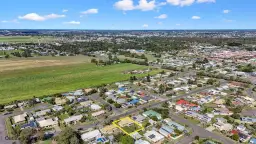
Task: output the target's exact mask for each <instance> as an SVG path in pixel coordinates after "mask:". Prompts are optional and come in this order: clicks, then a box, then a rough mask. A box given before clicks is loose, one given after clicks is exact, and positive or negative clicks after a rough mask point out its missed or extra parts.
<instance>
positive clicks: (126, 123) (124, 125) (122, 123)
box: [118, 118, 134, 127]
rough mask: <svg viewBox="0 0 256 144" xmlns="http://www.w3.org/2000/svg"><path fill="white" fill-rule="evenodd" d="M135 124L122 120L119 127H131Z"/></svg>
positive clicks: (128, 120)
mask: <svg viewBox="0 0 256 144" xmlns="http://www.w3.org/2000/svg"><path fill="white" fill-rule="evenodd" d="M133 123H134V122H133V121H131V120H130V119H126V118H125V119H121V120H120V121H119V122H118V125H119V126H120V127H126V126H130V125H132V124H133Z"/></svg>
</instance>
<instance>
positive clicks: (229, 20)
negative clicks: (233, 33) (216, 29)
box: [223, 19, 234, 23]
mask: <svg viewBox="0 0 256 144" xmlns="http://www.w3.org/2000/svg"><path fill="white" fill-rule="evenodd" d="M223 21H224V22H226V23H230V22H234V20H231V19H223Z"/></svg>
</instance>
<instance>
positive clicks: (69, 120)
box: [64, 115, 83, 125]
mask: <svg viewBox="0 0 256 144" xmlns="http://www.w3.org/2000/svg"><path fill="white" fill-rule="evenodd" d="M82 117H83V115H76V116H71V117H69V118H66V119H64V122H65V124H67V125H69V124H76V123H77V122H78V121H80V120H81V119H82Z"/></svg>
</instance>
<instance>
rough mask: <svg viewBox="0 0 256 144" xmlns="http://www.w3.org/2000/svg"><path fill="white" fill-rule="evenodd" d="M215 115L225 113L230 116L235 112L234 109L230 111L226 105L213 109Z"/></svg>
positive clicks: (224, 114)
mask: <svg viewBox="0 0 256 144" xmlns="http://www.w3.org/2000/svg"><path fill="white" fill-rule="evenodd" d="M213 114H214V115H223V116H226V115H227V116H230V115H232V114H233V112H232V111H230V110H229V109H228V108H226V107H222V108H215V109H214V111H213Z"/></svg>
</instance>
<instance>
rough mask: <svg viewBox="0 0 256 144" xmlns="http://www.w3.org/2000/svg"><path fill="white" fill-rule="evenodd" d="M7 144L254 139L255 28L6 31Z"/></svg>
mask: <svg viewBox="0 0 256 144" xmlns="http://www.w3.org/2000/svg"><path fill="white" fill-rule="evenodd" d="M0 98H1V101H0V143H1V144H9V143H11V144H14V143H15V144H19V143H21V144H30V143H35V144H50V143H51V144H96V143H97V144H98V143H100V144H236V143H242V144H256V31H255V30H168V31H167V30H166V31H165V30H147V31H146V30H144V31H143V30H127V31H124V30H123V31H118V30H116V31H114V30H113V31H108V30H0Z"/></svg>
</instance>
